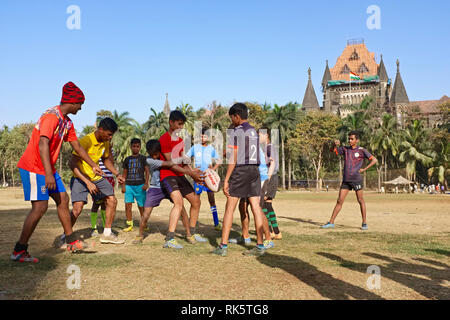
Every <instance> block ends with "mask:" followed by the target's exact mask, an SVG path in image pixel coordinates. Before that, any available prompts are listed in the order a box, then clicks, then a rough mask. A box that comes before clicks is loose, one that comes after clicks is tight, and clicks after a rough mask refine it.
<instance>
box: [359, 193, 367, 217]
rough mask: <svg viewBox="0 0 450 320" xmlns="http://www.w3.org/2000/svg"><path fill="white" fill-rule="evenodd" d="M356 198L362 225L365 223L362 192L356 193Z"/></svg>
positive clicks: (364, 203) (364, 206)
mask: <svg viewBox="0 0 450 320" xmlns="http://www.w3.org/2000/svg"><path fill="white" fill-rule="evenodd" d="M356 198H357V199H358V203H359V207H360V209H361V217H362V223H367V221H366V202H365V201H364V197H363V191H362V190H358V191H356Z"/></svg>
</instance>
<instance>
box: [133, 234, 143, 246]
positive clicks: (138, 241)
mask: <svg viewBox="0 0 450 320" xmlns="http://www.w3.org/2000/svg"><path fill="white" fill-rule="evenodd" d="M143 241H144V237H140V236H136V238H135V239H134V240H133V242H131V243H132V244H142V242H143Z"/></svg>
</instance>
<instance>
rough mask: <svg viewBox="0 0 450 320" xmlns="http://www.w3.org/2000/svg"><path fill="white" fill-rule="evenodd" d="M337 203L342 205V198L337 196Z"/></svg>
mask: <svg viewBox="0 0 450 320" xmlns="http://www.w3.org/2000/svg"><path fill="white" fill-rule="evenodd" d="M337 204H339V205H341V206H342V205H343V204H344V199H341V198H338V199H337Z"/></svg>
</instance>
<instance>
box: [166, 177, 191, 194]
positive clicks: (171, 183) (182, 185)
mask: <svg viewBox="0 0 450 320" xmlns="http://www.w3.org/2000/svg"><path fill="white" fill-rule="evenodd" d="M161 187H162V188H163V189H164V191H165V192H166V193H167V194H168V195H170V194H171V193H172V192H174V191H177V190H178V191H180V193H181V195H182V196H183V198H184V197H186V196H187V195H188V194H190V193H192V192H194V188H193V187H192V185H191V183H190V182H189V181H188V179H186V177H185V176H169V177H166V178H164V180H163V181H161Z"/></svg>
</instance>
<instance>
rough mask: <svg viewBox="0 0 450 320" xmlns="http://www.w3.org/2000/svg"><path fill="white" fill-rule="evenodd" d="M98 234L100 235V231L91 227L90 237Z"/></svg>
mask: <svg viewBox="0 0 450 320" xmlns="http://www.w3.org/2000/svg"><path fill="white" fill-rule="evenodd" d="M99 236H100V233H98V230H97V229H92V232H91V238H98V237H99Z"/></svg>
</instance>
